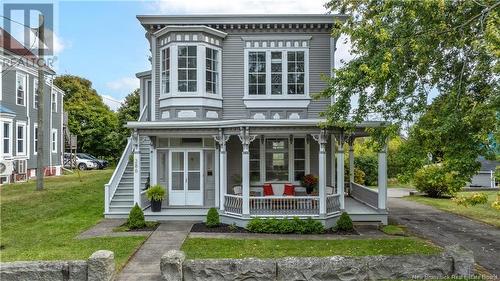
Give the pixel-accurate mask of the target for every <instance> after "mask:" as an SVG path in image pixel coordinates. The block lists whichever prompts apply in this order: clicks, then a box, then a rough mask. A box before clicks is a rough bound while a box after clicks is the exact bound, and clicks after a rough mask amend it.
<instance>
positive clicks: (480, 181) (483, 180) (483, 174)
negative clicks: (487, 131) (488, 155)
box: [467, 157, 500, 188]
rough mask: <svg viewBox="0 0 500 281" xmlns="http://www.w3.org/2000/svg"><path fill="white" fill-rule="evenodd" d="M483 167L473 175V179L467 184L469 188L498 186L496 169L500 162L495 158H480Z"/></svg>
mask: <svg viewBox="0 0 500 281" xmlns="http://www.w3.org/2000/svg"><path fill="white" fill-rule="evenodd" d="M479 163H481V169H479V172H478V173H477V174H476V175H475V176H473V177H472V180H471V182H470V183H469V184H467V187H468V188H496V184H497V183H496V181H495V169H496V168H497V167H498V166H500V162H498V161H494V160H486V159H484V157H481V158H480V159H479Z"/></svg>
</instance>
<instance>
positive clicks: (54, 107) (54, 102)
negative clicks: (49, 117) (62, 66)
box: [50, 89, 57, 113]
mask: <svg viewBox="0 0 500 281" xmlns="http://www.w3.org/2000/svg"><path fill="white" fill-rule="evenodd" d="M50 108H51V111H52V112H55V113H57V92H56V91H54V90H53V89H51V90H50Z"/></svg>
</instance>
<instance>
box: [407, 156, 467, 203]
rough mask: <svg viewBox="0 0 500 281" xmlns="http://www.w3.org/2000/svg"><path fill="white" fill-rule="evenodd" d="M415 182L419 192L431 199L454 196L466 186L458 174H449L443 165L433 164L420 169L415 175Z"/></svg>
mask: <svg viewBox="0 0 500 281" xmlns="http://www.w3.org/2000/svg"><path fill="white" fill-rule="evenodd" d="M413 181H414V183H415V188H416V189H417V190H418V191H420V192H424V193H426V194H427V195H429V196H430V197H442V196H443V195H453V194H455V193H456V192H458V191H460V189H462V187H463V186H464V184H465V182H463V181H461V180H460V179H459V177H458V176H457V173H456V172H447V171H446V170H445V168H444V166H443V165H441V164H431V165H426V166H424V167H422V168H420V169H419V170H418V171H417V172H416V173H415V176H414V179H413Z"/></svg>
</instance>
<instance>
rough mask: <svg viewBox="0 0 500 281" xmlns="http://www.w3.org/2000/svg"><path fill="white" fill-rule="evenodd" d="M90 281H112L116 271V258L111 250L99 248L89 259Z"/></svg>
mask: <svg viewBox="0 0 500 281" xmlns="http://www.w3.org/2000/svg"><path fill="white" fill-rule="evenodd" d="M87 262H88V263H87V266H88V281H110V280H112V279H113V275H114V272H115V258H114V254H113V252H111V251H106V250H99V251H97V252H95V253H93V254H92V255H91V256H90V258H89V259H88V261H87Z"/></svg>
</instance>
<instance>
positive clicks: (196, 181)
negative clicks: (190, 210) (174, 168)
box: [188, 171, 201, 190]
mask: <svg viewBox="0 0 500 281" xmlns="http://www.w3.org/2000/svg"><path fill="white" fill-rule="evenodd" d="M188 183H189V184H188V190H200V187H201V186H200V172H199V171H198V172H189V173H188Z"/></svg>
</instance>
